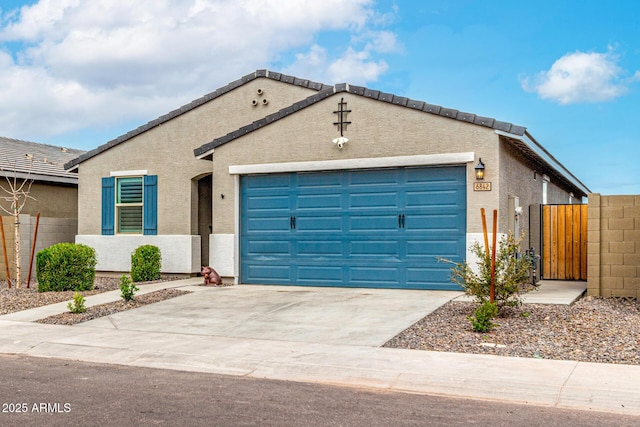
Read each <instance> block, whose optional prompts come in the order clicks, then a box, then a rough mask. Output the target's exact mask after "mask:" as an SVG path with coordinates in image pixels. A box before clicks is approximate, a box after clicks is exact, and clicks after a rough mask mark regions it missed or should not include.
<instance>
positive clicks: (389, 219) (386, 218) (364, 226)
mask: <svg viewBox="0 0 640 427" xmlns="http://www.w3.org/2000/svg"><path fill="white" fill-rule="evenodd" d="M347 221H348V226H347V230H348V231H351V232H358V233H360V232H367V233H371V234H372V235H375V234H376V233H381V232H384V231H391V232H397V230H398V215H396V213H395V212H394V213H392V214H387V215H380V214H378V215H355V216H350V217H348V219H347ZM396 234H397V233H396Z"/></svg>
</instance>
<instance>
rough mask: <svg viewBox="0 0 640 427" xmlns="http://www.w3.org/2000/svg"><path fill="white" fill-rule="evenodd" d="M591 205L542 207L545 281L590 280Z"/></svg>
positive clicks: (543, 276) (543, 274)
mask: <svg viewBox="0 0 640 427" xmlns="http://www.w3.org/2000/svg"><path fill="white" fill-rule="evenodd" d="M587 208H588V205H544V206H543V207H542V245H543V246H542V278H543V279H557V280H586V279H587Z"/></svg>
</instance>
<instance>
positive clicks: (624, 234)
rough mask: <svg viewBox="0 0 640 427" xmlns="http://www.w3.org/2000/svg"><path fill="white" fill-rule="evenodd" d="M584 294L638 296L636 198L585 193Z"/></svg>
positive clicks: (639, 205)
mask: <svg viewBox="0 0 640 427" xmlns="http://www.w3.org/2000/svg"><path fill="white" fill-rule="evenodd" d="M588 215H589V220H588V232H589V235H588V243H587V245H588V246H587V263H588V270H587V295H592V296H602V297H607V298H610V297H617V298H635V299H638V298H639V297H640V195H633V196H602V195H600V194H598V193H594V194H589V212H588Z"/></svg>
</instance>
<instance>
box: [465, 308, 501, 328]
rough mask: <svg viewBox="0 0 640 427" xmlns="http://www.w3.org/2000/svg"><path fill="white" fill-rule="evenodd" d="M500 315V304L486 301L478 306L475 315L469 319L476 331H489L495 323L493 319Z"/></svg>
mask: <svg viewBox="0 0 640 427" xmlns="http://www.w3.org/2000/svg"><path fill="white" fill-rule="evenodd" d="M497 315H498V306H497V305H496V303H493V302H489V301H486V302H485V303H483V304H481V305H479V306H478V308H476V311H475V312H474V316H473V317H472V316H469V317H468V319H469V321H470V322H471V326H473V330H474V331H476V332H489V331H490V330H491V329H492V328H493V327H494V326H495V323H493V322H492V320H493V319H494V318H495V317H496V316H497Z"/></svg>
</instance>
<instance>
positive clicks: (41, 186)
mask: <svg viewBox="0 0 640 427" xmlns="http://www.w3.org/2000/svg"><path fill="white" fill-rule="evenodd" d="M2 179H3V180H4V178H2ZM29 195H30V196H31V197H33V198H34V199H35V200H28V201H27V203H26V204H25V205H24V208H23V209H22V212H21V213H23V214H25V215H34V216H35V215H36V214H37V213H38V212H40V215H41V216H42V217H51V218H78V189H77V187H76V186H73V185H57V184H47V183H43V182H39V181H37V182H34V183H33V184H32V185H31V190H30V191H29ZM0 205H2V206H3V207H4V208H5V209H9V210H10V208H11V204H10V203H8V202H7V201H5V200H0ZM3 215H5V213H3Z"/></svg>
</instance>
